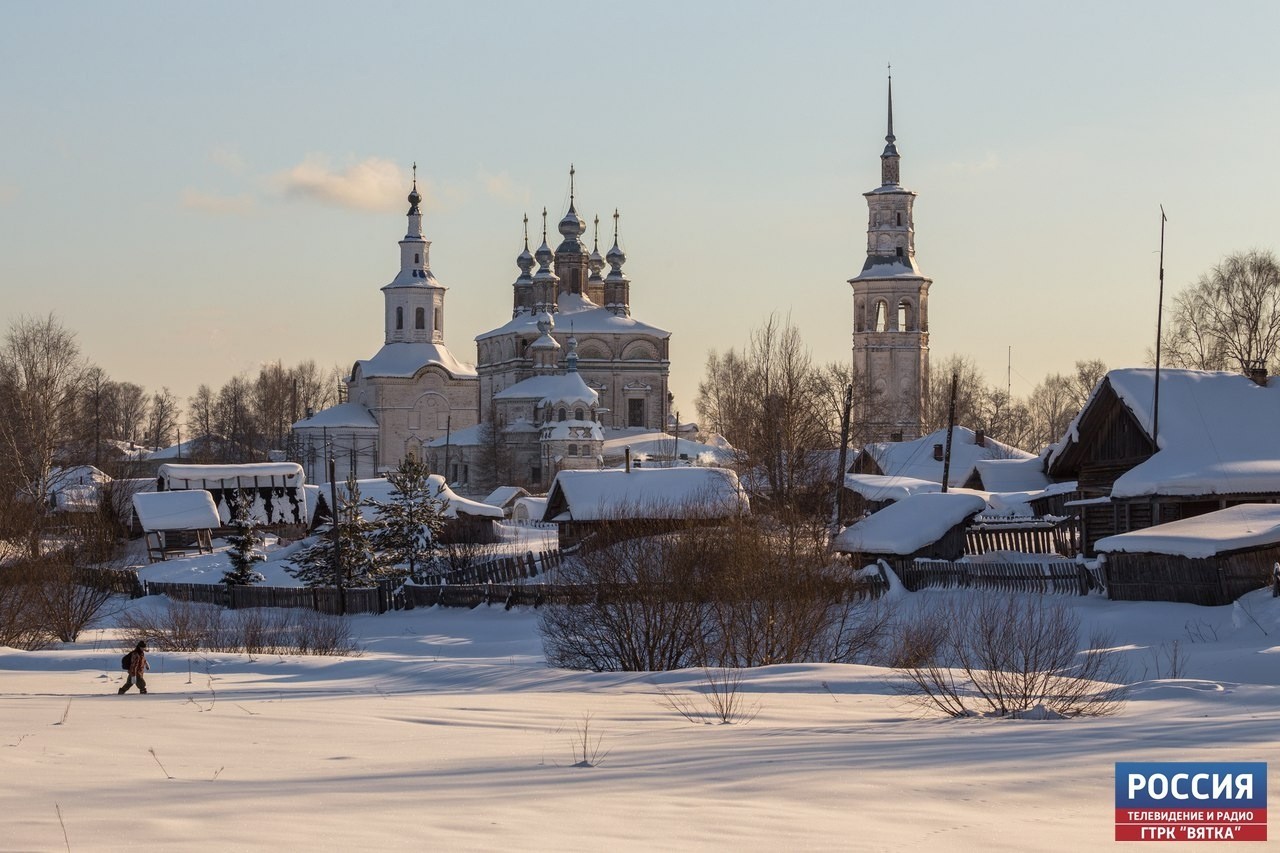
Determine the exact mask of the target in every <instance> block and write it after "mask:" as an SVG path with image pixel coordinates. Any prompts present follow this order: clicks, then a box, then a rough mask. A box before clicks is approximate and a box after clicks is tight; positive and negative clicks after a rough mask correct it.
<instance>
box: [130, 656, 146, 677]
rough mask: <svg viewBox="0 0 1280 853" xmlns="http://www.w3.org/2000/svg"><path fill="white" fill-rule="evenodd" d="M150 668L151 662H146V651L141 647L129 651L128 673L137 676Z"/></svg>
mask: <svg viewBox="0 0 1280 853" xmlns="http://www.w3.org/2000/svg"><path fill="white" fill-rule="evenodd" d="M148 669H151V664H149V663H147V653H146V652H144V651H143V650H142V649H134V650H133V651H132V652H130V653H129V674H130V675H132V676H133V677H134V678H137V677H138V676H139V675H142V673H144V672H146V671H147V670H148Z"/></svg>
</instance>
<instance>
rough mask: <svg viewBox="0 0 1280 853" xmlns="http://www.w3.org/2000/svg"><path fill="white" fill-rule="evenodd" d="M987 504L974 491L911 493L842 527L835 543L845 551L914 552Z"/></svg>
mask: <svg viewBox="0 0 1280 853" xmlns="http://www.w3.org/2000/svg"><path fill="white" fill-rule="evenodd" d="M986 508H987V502H986V501H985V500H983V499H982V498H981V497H979V496H977V495H972V494H960V493H957V492H929V493H918V494H913V495H908V496H907V497H904V498H903V499H902V500H900V501H898V502H897V503H893V504H890V505H889V506H887V507H885V508H884V509H882V510H880V511H879V512H877V513H872V514H871V515H869V516H867V517H866V518H864V519H862V520H861V521H858V522H857V523H855V524H851V525H849V526H848V527H846V528H845V529H844V530H842V531H840V533H839V534H838V535H837V536H836V537H835V540H834V541H833V542H832V547H833V548H834V549H835V550H836V551H839V552H841V553H844V554H912V553H915V552H916V551H919V550H920V549H921V548H925V547H928V546H929V545H932V544H933V543H934V542H937V541H938V540H939V539H941V538H942V537H943V535H945V534H946V532H947V531H948V530H950V529H951V528H953V527H955V526H956V525H957V524H960V523H961V522H963V521H965V520H966V519H967V518H969V517H971V516H973V515H976V514H978V513H980V512H982V511H983V510H984V509H986Z"/></svg>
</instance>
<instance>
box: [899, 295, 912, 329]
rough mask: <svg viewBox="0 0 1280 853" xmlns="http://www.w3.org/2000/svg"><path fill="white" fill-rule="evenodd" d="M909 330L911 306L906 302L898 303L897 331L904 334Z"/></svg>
mask: <svg viewBox="0 0 1280 853" xmlns="http://www.w3.org/2000/svg"><path fill="white" fill-rule="evenodd" d="M910 329H911V305H910V304H909V303H908V302H907V300H905V299H904V300H902V301H901V302H899V303H898V331H900V332H906V331H910Z"/></svg>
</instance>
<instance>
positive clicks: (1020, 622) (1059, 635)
mask: <svg viewBox="0 0 1280 853" xmlns="http://www.w3.org/2000/svg"><path fill="white" fill-rule="evenodd" d="M948 616H949V618H950V630H948V631H947V634H946V637H945V639H944V640H943V641H942V643H941V644H940V646H939V651H938V653H937V654H935V655H934V656H933V657H932V658H928V659H926V660H924V661H922V662H920V663H918V664H917V665H915V666H912V667H908V668H907V669H906V672H905V681H904V685H903V687H904V690H905V692H906V693H907V694H908V695H911V696H914V697H916V698H917V699H918V700H919V702H920V703H921V704H922V705H925V706H928V707H933V708H936V709H938V710H941V711H942V712H943V713H945V714H948V715H950V716H953V717H965V716H973V715H975V714H977V713H978V712H979V710H981V711H982V712H984V713H985V714H987V715H990V716H1022V715H1025V714H1027V713H1029V712H1033V711H1035V710H1036V709H1039V708H1043V709H1044V710H1046V711H1047V712H1049V713H1052V714H1056V715H1059V716H1063V717H1077V716H1101V715H1106V714H1113V713H1116V712H1117V711H1119V710H1120V708H1121V707H1122V706H1123V703H1124V698H1125V688H1124V687H1123V683H1124V681H1125V678H1124V673H1123V671H1122V665H1121V663H1120V661H1119V658H1117V657H1116V656H1114V655H1111V654H1108V653H1106V652H1105V651H1102V649H1104V648H1105V647H1106V646H1108V645H1110V643H1109V642H1108V639H1107V638H1106V637H1105V636H1102V635H1094V636H1092V637H1090V638H1089V642H1088V643H1087V644H1086V647H1085V648H1084V650H1081V649H1080V620H1079V617H1077V616H1076V615H1075V613H1074V612H1073V611H1072V610H1070V609H1069V608H1067V607H1065V606H1063V605H1061V604H1058V603H1056V602H1050V601H1049V600H1047V599H1045V598H1044V597H1040V596H1005V597H1001V596H980V597H977V598H973V599H970V600H969V601H967V602H966V603H965V604H964V605H962V606H961V607H960V608H958V609H953V610H951V611H949V614H948Z"/></svg>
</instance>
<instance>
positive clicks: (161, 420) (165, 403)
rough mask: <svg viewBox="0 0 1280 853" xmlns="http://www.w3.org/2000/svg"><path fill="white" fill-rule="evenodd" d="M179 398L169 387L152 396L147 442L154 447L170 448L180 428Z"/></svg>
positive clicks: (148, 417)
mask: <svg viewBox="0 0 1280 853" xmlns="http://www.w3.org/2000/svg"><path fill="white" fill-rule="evenodd" d="M178 415H179V410H178V398H177V397H175V396H174V395H173V392H172V391H170V390H169V389H168V387H165V388H162V389H160V390H159V391H157V392H156V393H154V394H152V395H151V408H150V411H149V413H148V416H147V442H148V443H149V444H150V445H151V446H152V447H168V446H169V444H170V443H171V442H172V441H173V435H174V431H175V430H176V429H177V428H178Z"/></svg>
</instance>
